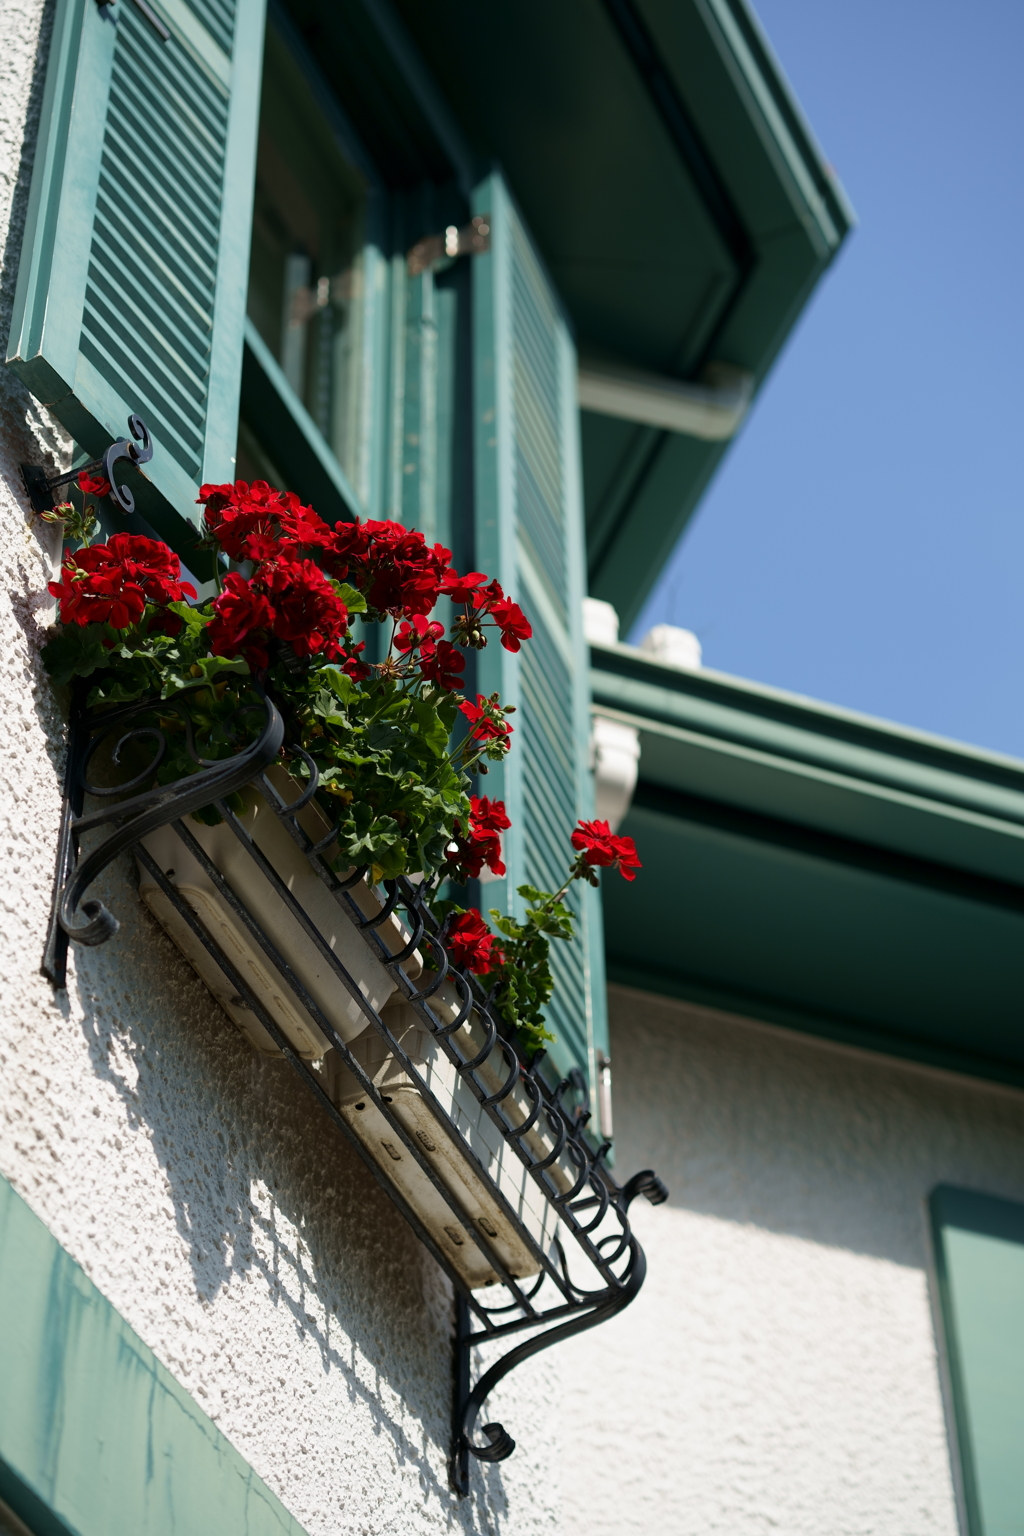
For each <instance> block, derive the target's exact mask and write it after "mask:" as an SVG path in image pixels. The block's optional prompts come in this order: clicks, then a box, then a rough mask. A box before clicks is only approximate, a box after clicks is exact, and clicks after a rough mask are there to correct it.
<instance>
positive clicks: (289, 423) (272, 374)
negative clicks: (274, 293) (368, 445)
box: [242, 319, 362, 523]
mask: <svg viewBox="0 0 1024 1536" xmlns="http://www.w3.org/2000/svg"><path fill="white" fill-rule="evenodd" d="M242 413H243V415H244V416H245V419H246V421H247V422H248V423H249V425H250V426H251V427H252V428H253V430H254V431H255V433H256V435H257V436H258V437H259V438H260V439H261V441H262V442H264V443H265V444H266V446H267V451H268V452H269V454H270V456H271V458H272V459H273V461H274V463H275V465H276V466H277V468H278V469H279V470H280V471H281V474H282V475H283V476H284V477H285V480H286V481H287V482H288V485H289V487H290V488H291V489H292V490H293V491H295V492H296V494H297V495H299V496H302V497H304V498H305V499H306V500H307V501H310V502H312V504H313V505H314V506H315V507H316V510H317V511H318V512H319V514H320V516H321V517H322V518H325V519H326V521H327V522H330V523H334V522H337V521H338V520H339V519H343V520H345V521H346V522H347V521H350V520H351V519H352V518H353V517H360V516H362V507H361V505H360V502H359V498H358V496H357V495H356V493H355V491H354V490H353V488H352V486H351V484H350V483H349V480H348V477H347V475H346V474H345V471H344V470H343V469H342V467H341V465H340V464H339V463H338V460H337V459H336V458H335V456H334V453H333V451H332V450H331V448H330V445H329V444H328V443H327V441H326V439H325V438H324V437H323V435H322V433H321V432H320V430H319V428H318V427H317V425H316V422H315V421H314V420H313V418H312V416H310V414H309V412H308V411H307V410H306V407H305V406H304V405H303V403H302V401H301V400H300V399H299V397H298V395H297V394H296V393H295V391H294V389H292V387H291V385H290V384H289V383H288V380H287V379H286V378H285V376H284V371H283V370H282V368H281V366H280V364H279V363H278V361H277V359H276V358H275V356H274V354H273V353H272V352H271V350H270V348H269V347H268V346H267V344H266V342H265V341H264V340H263V337H262V336H261V335H260V333H259V331H257V329H256V327H255V326H254V325H253V323H252V321H251V320H249V319H247V320H246V321H245V352H244V357H243V363H242Z"/></svg>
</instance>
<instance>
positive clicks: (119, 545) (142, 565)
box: [80, 533, 196, 603]
mask: <svg viewBox="0 0 1024 1536" xmlns="http://www.w3.org/2000/svg"><path fill="white" fill-rule="evenodd" d="M93 548H94V549H100V548H102V545H99V544H95V545H93ZM107 549H108V550H109V551H110V553H111V554H112V555H113V556H114V558H115V559H116V560H118V561H119V562H120V564H121V565H122V566H123V568H124V570H125V571H126V572H128V574H129V575H130V576H131V578H132V579H133V580H134V581H137V582H138V583H139V585H140V586H141V588H142V590H143V592H145V594H146V597H147V598H148V599H149V601H150V602H151V603H180V602H181V600H182V598H184V597H195V595H196V589H195V587H194V586H193V585H192V583H191V582H190V581H182V579H181V562H180V560H179V559H178V557H177V555H176V554H175V553H174V550H173V549H171V548H170V547H169V546H168V545H167V544H164V543H163V542H162V541H161V540H160V539H147V538H144V537H143V535H142V534H140V533H113V534H111V536H110V538H109V539H108V540H107ZM80 553H81V551H80Z"/></svg>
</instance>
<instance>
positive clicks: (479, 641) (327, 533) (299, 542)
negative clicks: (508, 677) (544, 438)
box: [199, 480, 533, 691]
mask: <svg viewBox="0 0 1024 1536" xmlns="http://www.w3.org/2000/svg"><path fill="white" fill-rule="evenodd" d="M199 501H200V503H201V504H202V506H203V507H204V508H205V520H206V527H207V531H208V533H209V535H210V537H211V539H213V540H214V541H215V542H216V543H217V544H219V546H220V548H221V549H222V550H223V551H224V553H225V554H226V555H228V556H229V557H230V558H231V559H232V560H252V561H255V562H256V563H257V565H261V564H264V563H266V562H269V561H272V562H274V563H275V564H277V563H278V562H279V561H281V560H282V558H287V559H288V560H290V561H296V560H300V559H306V560H307V561H309V560H312V561H313V562H315V563H316V564H317V565H318V566H320V567H322V568H323V569H324V570H326V571H327V572H328V574H329V575H330V576H332V577H333V578H334V579H335V580H336V581H348V582H350V583H351V584H352V585H353V586H355V587H357V588H358V589H359V591H360V592H361V593H362V594H363V595H364V597H365V598H366V602H367V606H368V608H369V609H371V610H373V611H375V612H376V613H378V614H382V613H388V614H391V616H392V617H393V618H395V619H401V620H403V621H404V622H403V624H402V628H401V629H400V631H399V634H398V636H397V640H396V644H397V647H398V649H399V651H401V652H403V653H406V654H410V653H413V652H415V653H416V661H417V664H418V666H419V668H420V671H421V672H422V674H423V675H424V676H425V677H426V678H428V679H429V680H430V681H431V682H433V683H436V684H437V685H438V687H441V688H445V689H447V690H449V691H451V690H454V689H456V688H458V687H459V685H460V683H461V674H462V672H463V671H464V670H465V660H464V659H463V657H461V656H460V655H459V653H458V650H457V648H456V647H457V646H472V647H474V648H479V647H481V646H483V645H485V644H486V643H487V642H486V640H485V638H484V635H483V626H484V621H485V620H488V619H489V620H490V621H491V624H492V626H493V627H494V628H496V629H497V630H498V631H499V633H500V635H501V643H502V645H503V646H504V647H505V649H506V650H508V651H518V650H519V648H520V646H521V644H522V642H523V641H524V640H528V639H529V638H530V636H531V634H532V633H533V631H532V629H531V627H530V623H529V620H528V619H527V618H526V616H525V614H524V613H523V611H522V609H521V608H520V607H519V606H518V604H517V603H514V602H513V601H512V600H511V598H508V597H506V596H505V593H504V592H503V591H502V588H501V586H500V584H499V583H498V582H497V581H491V582H488V581H487V578H486V576H484V575H483V573H482V572H480V571H471V572H470V573H469V574H468V575H467V576H460V575H459V574H458V572H457V571H454V570H452V568H451V564H450V561H451V551H450V550H448V549H445V548H444V547H443V545H441V544H434V545H433V546H428V544H427V542H426V540H425V539H424V537H423V535H422V533H418V532H417V531H416V530H415V529H411V528H403V526H402V524H401V523H396V522H393V521H391V520H386V521H383V522H376V521H373V520H368V521H367V522H360V521H358V519H357V520H356V521H355V522H351V523H342V522H339V523H335V525H334V527H333V528H331V527H330V526H329V525H328V524H327V523H325V522H324V521H323V519H322V518H320V517H318V516H317V514H316V513H315V512H314V511H313V509H312V507H306V506H303V504H302V502H300V500H299V498H298V497H297V496H296V495H294V494H293V493H292V492H290V491H277V490H274V489H273V487H272V486H270V485H268V484H267V482H266V481H265V480H255V481H253V482H252V484H251V485H250V484H249V482H248V481H246V480H236V481H235V482H234V484H233V485H204V486H203V487H202V488H201V490H200V493H199ZM257 574H259V573H258V572H257ZM268 591H269V589H268ZM233 595H234V596H235V597H237V596H238V594H237V592H236V593H235V594H233ZM265 595H266V594H265ZM442 596H444V597H450V598H451V600H452V602H454V603H461V604H463V605H464V606H465V610H466V611H465V613H464V614H463V615H461V616H460V617H459V619H458V620H457V621H456V623H455V624H454V625H453V626H452V635H453V636H454V639H455V642H456V644H455V645H453V644H452V643H451V641H449V640H445V639H444V638H443V636H444V627H443V626H442V625H440V624H437V623H436V622H435V623H430V624H428V623H427V622H426V616H427V615H428V614H429V613H430V612H431V610H432V609H433V607H434V605H435V603H436V602H437V600H438V598H439V597H442ZM252 627H253V628H260V627H262V628H266V625H265V624H264V625H262V626H252ZM317 649H326V647H317Z"/></svg>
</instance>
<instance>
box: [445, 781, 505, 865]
mask: <svg viewBox="0 0 1024 1536" xmlns="http://www.w3.org/2000/svg"><path fill="white" fill-rule="evenodd" d="M469 805H470V811H469V832H468V833H466V834H464V833H463V831H462V828H461V826H460V824H459V823H458V822H456V823H455V835H454V837H453V839H452V841H453V843H454V845H455V846H454V847H453V848H451V849H450V850H449V852H448V854H447V862H448V864H449V866H450V869H451V873H452V876H453V878H455V879H459V880H463V881H464V880H479V878H480V874H481V871H482V870H483V867H484V865H485V864H486V865H487V868H488V869H489V870H490V871H491V873H492V874H493V875H499V876H500V875H503V874H504V873H505V865H504V863H503V862H502V858H501V838H500V837H499V836H498V834H499V832H505V831H507V829H508V828H509V827H510V826H511V825H512V823H511V822H510V821H509V819H508V817H507V816H506V814H505V805H504V802H503V801H501V800H488V799H487V797H486V796H484V797H483V798H482V799H478V798H477V796H476V795H473V796H472V797H471V798H470V802H469Z"/></svg>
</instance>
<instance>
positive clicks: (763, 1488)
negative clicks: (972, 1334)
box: [561, 988, 1024, 1536]
mask: <svg viewBox="0 0 1024 1536" xmlns="http://www.w3.org/2000/svg"><path fill="white" fill-rule="evenodd" d="M611 1005H612V1006H611V1023H612V1059H613V1061H614V1064H615V1065H614V1073H615V1094H616V1097H615V1113H616V1130H617V1133H618V1135H617V1149H618V1155H619V1157H620V1159H621V1162H622V1165H623V1166H624V1167H625V1168H627V1169H629V1170H632V1169H633V1168H635V1167H642V1166H644V1165H645V1164H648V1163H650V1164H652V1165H653V1166H654V1167H655V1168H656V1169H657V1170H658V1172H659V1173H660V1174H661V1175H662V1177H663V1178H664V1179H665V1181H666V1183H667V1184H668V1187H669V1190H670V1202H669V1204H667V1205H663V1206H659V1207H657V1208H656V1209H652V1208H651V1207H650V1206H647V1205H645V1204H644V1203H643V1202H638V1203H637V1205H636V1206H634V1207H633V1209H634V1212H635V1225H636V1228H637V1231H638V1234H639V1236H640V1239H641V1242H642V1243H643V1245H644V1247H645V1249H646V1252H647V1256H648V1260H649V1265H650V1268H649V1276H648V1280H647V1284H646V1286H645V1288H644V1290H643V1291H642V1292H641V1294H640V1296H639V1297H638V1299H637V1300H636V1302H635V1303H634V1304H633V1306H632V1307H631V1308H630V1310H629V1311H627V1312H625V1313H624V1314H623V1315H622V1317H620V1318H617V1319H615V1320H613V1321H612V1322H611V1323H609V1324H607V1325H606V1326H605V1327H604V1328H603V1329H602V1330H601V1331H600V1333H595V1334H593V1335H590V1336H584V1337H582V1338H580V1339H576V1340H571V1341H570V1342H569V1343H567V1344H566V1345H565V1347H564V1349H563V1350H562V1360H561V1366H562V1370H563V1373H564V1377H565V1381H566V1384H567V1391H568V1394H569V1406H570V1407H571V1410H572V1412H571V1414H570V1415H569V1418H568V1423H569V1424H570V1426H571V1427H570V1430H569V1434H568V1440H567V1443H566V1447H565V1450H566V1455H565V1458H564V1463H563V1465H564V1468H565V1473H564V1498H565V1520H566V1531H567V1533H569V1536H584V1533H586V1536H630V1533H633V1532H637V1533H639V1532H650V1531H658V1532H661V1533H665V1536H691V1533H692V1536H698V1533H700V1536H707V1533H709V1532H722V1533H728V1536H761V1533H767V1532H770V1531H778V1532H785V1533H786V1536H823V1533H825V1532H827V1533H828V1536H869V1533H870V1536H932V1533H934V1536H955V1533H956V1531H957V1529H958V1527H957V1514H956V1502H955V1495H954V1487H953V1477H952V1471H951V1466H952V1462H951V1456H950V1450H949V1442H948V1439H947V1431H946V1420H945V1413H944V1399H943V1394H942V1391H941V1388H940V1372H939V1364H938V1359H937V1352H936V1335H935V1330H934V1326H933V1313H932V1303H931V1293H930V1280H929V1269H930V1255H929V1248H928V1236H927V1226H926V1217H925V1205H924V1202H925V1198H926V1196H927V1194H928V1192H929V1191H930V1190H931V1189H932V1188H933V1186H934V1185H936V1184H938V1183H940V1182H948V1183H952V1184H959V1185H962V1186H965V1187H968V1188H974V1189H979V1190H986V1191H989V1192H991V1193H993V1194H999V1195H1005V1196H1007V1197H1009V1198H1011V1199H1017V1200H1022V1199H1024V1095H1022V1094H1020V1093H1016V1092H1011V1091H1004V1090H1001V1089H999V1088H993V1087H989V1086H986V1085H984V1084H981V1083H974V1082H972V1081H970V1080H968V1079H958V1078H955V1077H953V1076H944V1075H940V1074H938V1073H928V1072H925V1071H919V1070H917V1069H915V1068H913V1067H909V1066H903V1065H902V1064H900V1063H897V1062H894V1061H890V1060H888V1059H886V1058H883V1057H878V1056H869V1055H867V1054H859V1053H854V1052H850V1051H843V1050H840V1049H837V1048H834V1047H832V1046H829V1045H826V1044H823V1043H818V1042H815V1041H811V1040H808V1039H804V1038H802V1037H800V1036H796V1035H790V1034H787V1033H786V1032H784V1031H781V1030H774V1029H769V1028H767V1027H763V1026H760V1025H757V1024H752V1023H749V1022H746V1021H742V1020H736V1019H732V1018H729V1017H727V1016H725V1015H722V1014H714V1013H711V1012H708V1011H704V1010H700V1009H694V1008H689V1007H687V1006H685V1005H683V1004H679V1003H674V1002H669V1001H667V1000H665V999H661V998H654V997H650V996H647V995H645V994H643V993H640V992H632V991H628V990H626V989H619V988H612V989H611Z"/></svg>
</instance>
